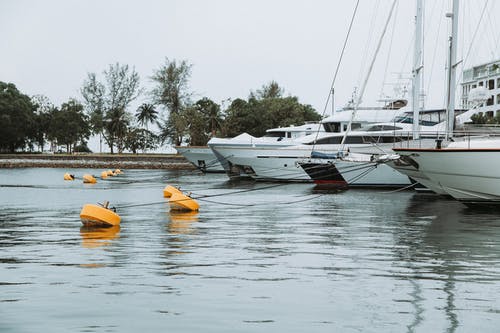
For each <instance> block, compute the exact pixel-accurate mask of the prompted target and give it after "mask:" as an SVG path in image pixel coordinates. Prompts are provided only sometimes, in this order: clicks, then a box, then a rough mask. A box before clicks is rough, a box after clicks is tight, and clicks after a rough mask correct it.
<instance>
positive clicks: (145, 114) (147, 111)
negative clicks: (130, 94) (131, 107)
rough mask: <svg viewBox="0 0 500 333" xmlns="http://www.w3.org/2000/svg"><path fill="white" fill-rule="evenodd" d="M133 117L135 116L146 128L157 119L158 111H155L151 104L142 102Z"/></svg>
mask: <svg viewBox="0 0 500 333" xmlns="http://www.w3.org/2000/svg"><path fill="white" fill-rule="evenodd" d="M135 117H136V118H137V121H138V122H139V124H141V125H142V126H146V129H147V128H148V124H149V123H154V122H156V121H157V119H158V111H156V109H155V106H154V105H153V104H148V103H143V104H142V105H141V106H139V108H138V109H137V112H136V113H135Z"/></svg>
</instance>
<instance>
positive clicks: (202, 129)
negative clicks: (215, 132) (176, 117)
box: [180, 105, 209, 146]
mask: <svg viewBox="0 0 500 333" xmlns="http://www.w3.org/2000/svg"><path fill="white" fill-rule="evenodd" d="M180 116H181V117H182V118H183V119H184V124H185V126H186V131H187V134H188V135H189V144H190V145H192V146H204V145H206V144H207V142H208V133H209V132H208V131H207V123H206V119H205V117H204V114H203V113H202V112H201V111H200V110H199V109H198V108H197V106H196V105H193V106H191V107H188V108H186V109H184V110H183V111H182V113H181V115H180Z"/></svg>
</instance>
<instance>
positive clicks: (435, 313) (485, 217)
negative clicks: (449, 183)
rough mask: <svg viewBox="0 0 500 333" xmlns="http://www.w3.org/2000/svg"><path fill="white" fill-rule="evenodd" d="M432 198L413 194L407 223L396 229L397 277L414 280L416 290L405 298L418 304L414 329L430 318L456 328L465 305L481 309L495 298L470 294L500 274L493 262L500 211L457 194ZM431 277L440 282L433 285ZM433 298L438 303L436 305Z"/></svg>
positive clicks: (404, 281)
mask: <svg viewBox="0 0 500 333" xmlns="http://www.w3.org/2000/svg"><path fill="white" fill-rule="evenodd" d="M433 198H436V196H435V195H416V196H414V197H413V198H412V200H411V202H410V204H409V205H408V207H407V210H406V215H407V216H408V219H407V222H406V223H405V224H404V225H402V227H401V228H399V229H398V231H397V233H395V234H394V238H395V244H396V246H394V251H395V255H396V256H395V258H397V260H396V261H395V262H397V264H396V265H395V268H394V271H395V272H394V273H395V274H394V276H395V277H396V278H397V279H398V280H399V282H398V284H399V283H400V284H401V285H405V284H407V283H409V284H410V290H411V291H410V292H409V293H408V298H407V299H405V300H400V301H405V302H408V303H409V304H411V305H412V307H413V311H412V312H413V320H412V322H411V323H409V325H408V331H409V332H414V331H415V329H416V328H417V327H419V328H425V325H426V320H425V318H429V317H434V318H436V317H442V318H443V319H445V321H444V322H442V323H441V325H443V327H441V328H440V329H439V330H440V331H446V332H455V331H456V330H457V328H459V327H460V325H461V322H460V320H459V318H460V317H463V316H464V312H465V311H464V309H466V308H467V309H468V310H469V311H470V310H475V309H480V308H481V307H482V304H483V303H485V304H487V303H488V302H491V301H494V299H495V296H494V295H482V296H480V297H477V298H476V299H474V300H470V299H469V296H468V294H469V293H470V292H471V290H478V289H480V288H481V286H482V285H484V284H485V283H486V284H487V283H492V282H493V283H494V281H496V279H497V272H496V271H495V269H494V268H493V267H494V265H493V264H494V263H495V262H497V258H498V249H497V248H496V247H495V246H494V244H495V241H494V240H495V239H496V237H498V235H499V234H500V228H499V227H498V216H497V215H495V214H490V213H488V212H483V213H481V214H478V212H477V211H471V210H470V209H467V208H466V207H465V206H463V205H461V204H460V203H458V202H455V201H453V200H452V199H450V200H446V199H443V198H440V199H439V200H432V199H433ZM471 267H474V270H471ZM430 281H434V282H435V281H441V282H440V283H439V284H438V286H436V285H434V286H431V284H432V283H431V282H430ZM465 283H466V285H467V287H465ZM429 303H434V304H436V303H437V304H438V305H437V306H435V307H434V309H431V308H429V307H428V306H427V304H429ZM410 311H411V310H410ZM462 324H463V323H462ZM480 327H481V325H480V324H478V328H480ZM479 331H481V329H479Z"/></svg>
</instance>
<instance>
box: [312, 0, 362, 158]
mask: <svg viewBox="0 0 500 333" xmlns="http://www.w3.org/2000/svg"><path fill="white" fill-rule="evenodd" d="M359 1H360V0H357V1H356V6H355V7H354V11H353V13H352V17H351V22H350V23H349V28H348V29H347V34H346V37H345V40H344V45H343V46H342V51H341V52H340V58H339V62H338V63H337V68H336V69H335V74H334V75H333V79H332V83H331V85H330V90H328V95H327V96H328V97H327V98H326V103H325V107H324V109H323V113H322V114H321V118H323V117H324V116H325V113H326V110H327V108H328V103H329V101H330V96H331V92H332V91H333V89H334V87H335V81H336V80H337V75H338V73H339V69H340V64H341V63H342V59H343V58H344V52H345V49H346V46H347V41H348V40H349V36H350V35H351V30H352V26H353V23H354V19H355V17H356V13H357V12H358V7H359ZM332 103H333V100H332ZM318 135H319V127H318V130H317V131H316V137H315V138H314V143H316V140H317V139H318ZM313 149H314V146H313Z"/></svg>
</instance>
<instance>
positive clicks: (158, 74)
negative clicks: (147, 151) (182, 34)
mask: <svg viewBox="0 0 500 333" xmlns="http://www.w3.org/2000/svg"><path fill="white" fill-rule="evenodd" d="M191 66H192V65H190V64H188V63H187V62H186V61H185V60H183V61H181V62H179V63H177V61H176V60H172V61H170V60H169V59H168V58H166V59H165V64H163V65H162V66H160V68H159V69H157V70H155V71H154V73H153V76H152V77H151V79H152V80H153V81H154V82H155V84H156V86H155V87H154V89H153V90H152V92H151V95H152V96H153V102H154V103H155V104H158V105H163V107H164V108H165V109H166V110H167V112H168V119H165V121H164V125H163V128H164V129H166V131H163V134H165V133H168V138H169V139H170V140H172V141H173V142H174V143H175V144H177V145H179V144H180V143H181V142H182V138H183V135H184V132H185V130H186V124H185V121H184V120H183V119H180V118H179V115H180V114H181V113H182V112H183V110H185V109H186V107H187V106H188V105H189V99H190V96H191V93H190V92H189V91H188V81H189V78H190V76H191Z"/></svg>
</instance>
